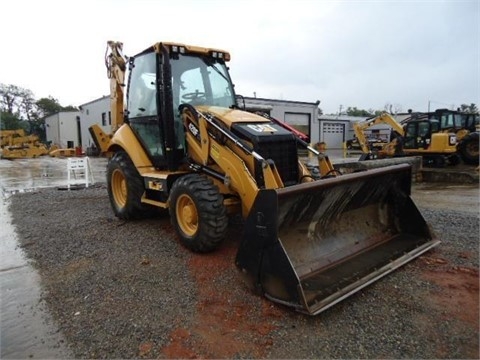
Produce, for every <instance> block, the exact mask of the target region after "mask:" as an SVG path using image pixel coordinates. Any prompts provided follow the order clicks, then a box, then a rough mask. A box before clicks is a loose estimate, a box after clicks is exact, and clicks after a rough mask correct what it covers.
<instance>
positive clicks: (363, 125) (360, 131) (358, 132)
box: [353, 112, 404, 154]
mask: <svg viewBox="0 0 480 360" xmlns="http://www.w3.org/2000/svg"><path fill="white" fill-rule="evenodd" d="M378 124H387V125H390V126H391V127H392V128H393V130H394V131H395V132H397V133H398V134H400V136H404V130H403V128H402V126H401V125H400V124H399V123H398V122H397V121H396V120H395V119H394V118H393V117H392V116H391V115H390V114H388V113H386V112H384V113H382V114H380V115H378V116H376V117H374V118H372V119H368V120H365V121H360V122H357V123H354V124H353V130H354V132H355V136H356V137H357V139H358V143H359V144H360V147H361V148H362V152H363V153H364V154H368V153H370V147H369V146H368V141H367V138H366V136H365V130H366V129H368V128H370V127H372V126H374V125H378Z"/></svg>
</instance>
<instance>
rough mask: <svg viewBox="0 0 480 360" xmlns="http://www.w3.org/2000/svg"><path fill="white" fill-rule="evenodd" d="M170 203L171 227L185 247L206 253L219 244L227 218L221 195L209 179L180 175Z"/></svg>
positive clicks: (222, 237)
mask: <svg viewBox="0 0 480 360" xmlns="http://www.w3.org/2000/svg"><path fill="white" fill-rule="evenodd" d="M169 203H170V208H169V211H170V218H171V220H172V224H173V226H174V227H175V230H176V231H177V233H178V235H179V237H180V241H181V243H182V244H183V245H184V246H185V247H186V248H188V249H190V250H192V251H194V252H201V253H205V252H210V251H213V250H215V249H216V248H217V247H218V246H219V245H220V244H221V243H222V241H223V240H224V238H225V234H226V231H227V226H228V217H227V212H226V209H225V206H224V205H223V196H222V195H221V194H220V192H219V191H218V188H217V187H216V186H215V185H214V184H213V182H212V181H211V180H210V179H208V178H207V177H205V176H201V175H196V174H191V175H185V176H182V177H181V178H179V179H178V180H177V181H175V183H174V184H173V186H172V190H171V192H170V198H169Z"/></svg>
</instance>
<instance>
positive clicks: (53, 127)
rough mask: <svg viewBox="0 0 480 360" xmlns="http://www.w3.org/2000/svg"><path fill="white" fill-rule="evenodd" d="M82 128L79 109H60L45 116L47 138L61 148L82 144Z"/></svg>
mask: <svg viewBox="0 0 480 360" xmlns="http://www.w3.org/2000/svg"><path fill="white" fill-rule="evenodd" d="M80 128H81V123H80V112H79V111H60V112H58V113H56V114H53V115H50V116H48V117H46V118H45V135H46V139H47V141H48V142H50V143H51V144H54V145H57V146H58V147H60V148H74V147H77V146H82V137H81V136H80V134H81V131H80Z"/></svg>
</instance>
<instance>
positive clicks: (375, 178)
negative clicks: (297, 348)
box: [236, 164, 439, 315]
mask: <svg viewBox="0 0 480 360" xmlns="http://www.w3.org/2000/svg"><path fill="white" fill-rule="evenodd" d="M410 188H411V167H410V165H408V164H401V165H395V166H389V167H384V168H379V169H373V170H368V171H364V172H358V173H353V174H349V175H342V176H339V177H336V178H330V179H324V180H319V181H315V182H309V183H304V184H300V185H296V186H292V187H287V188H282V189H277V190H261V191H260V192H259V193H258V195H257V197H256V199H255V203H254V205H253V207H252V209H251V211H250V214H249V216H248V217H247V219H246V222H245V233H244V238H243V239H242V243H241V244H240V248H239V250H238V253H237V258H236V264H237V266H238V267H239V268H240V270H241V271H242V273H243V274H244V275H245V278H246V280H247V282H248V283H249V284H250V285H251V286H252V287H253V288H255V289H256V290H259V291H260V292H262V293H263V294H264V295H265V296H266V297H267V298H269V299H271V300H273V301H276V302H279V303H282V304H285V305H289V306H293V307H295V308H296V309H297V310H298V311H302V312H306V313H308V314H311V315H316V314H318V313H320V312H322V311H324V310H326V309H328V308H329V307H331V306H332V305H334V304H336V303H337V302H339V301H341V300H343V299H345V298H346V297H348V296H350V295H351V294H353V293H355V292H357V291H358V290H360V289H362V288H363V287H365V286H367V285H368V284H370V283H372V282H374V281H376V280H378V279H379V278H381V277H383V276H385V275H387V274H388V273H390V272H391V271H393V270H395V269H396V268H398V267H400V266H401V265H403V264H405V263H407V262H409V261H411V260H412V259H414V258H415V257H417V256H419V255H421V254H422V253H424V252H425V251H427V250H428V249H430V248H432V247H433V246H435V245H437V244H438V243H439V241H438V240H436V239H434V237H433V234H432V233H431V231H430V229H429V226H428V224H427V223H426V222H425V220H424V218H423V216H422V215H421V214H420V212H419V211H418V209H417V207H416V206H415V204H414V203H413V201H412V199H411V198H410Z"/></svg>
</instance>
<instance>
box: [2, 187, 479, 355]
mask: <svg viewBox="0 0 480 360" xmlns="http://www.w3.org/2000/svg"><path fill="white" fill-rule="evenodd" d="M9 208H10V210H11V212H12V216H13V223H14V225H15V226H16V228H17V230H18V233H19V239H20V242H21V247H22V248H23V249H24V250H25V252H26V254H27V256H28V257H29V258H30V259H31V260H32V263H33V265H34V266H35V267H36V268H37V269H38V270H39V273H40V275H41V278H42V286H43V289H44V292H43V297H44V299H45V301H46V303H47V305H48V307H49V309H50V312H51V313H52V315H53V318H54V319H55V322H56V323H57V325H58V327H59V329H60V331H61V332H62V333H63V334H64V336H65V338H66V339H67V342H68V347H69V349H70V350H71V353H72V356H74V357H75V358H425V359H426V358H449V359H452V358H478V357H479V350H478V349H479V328H478V325H479V324H478V317H479V312H478V265H479V259H478V245H479V244H478V239H479V237H478V236H479V235H478V234H479V220H478V213H477V214H476V213H472V212H463V211H461V209H460V210H459V209H439V210H438V209H437V210H432V209H429V208H421V209H420V210H421V211H422V213H423V214H424V216H425V218H426V219H427V221H428V222H430V223H431V225H432V226H433V228H434V230H435V232H436V233H437V234H439V237H440V238H441V240H442V241H443V242H442V244H441V245H440V246H438V247H437V248H436V249H434V250H433V251H430V252H428V253H427V254H426V255H425V256H423V257H421V258H419V259H417V260H415V261H414V262H411V263H409V264H407V265H406V266H404V267H402V268H401V269H400V270H397V271H395V272H394V273H392V274H391V275H389V276H387V277H386V278H383V279H382V280H380V281H378V282H376V283H375V284H373V285H371V286H369V287H367V288H366V289H364V290H362V291H360V292H359V293H357V294H356V295H354V296H352V297H350V298H348V299H347V300H345V301H343V302H341V303H339V304H338V305H336V306H334V307H333V308H331V309H329V310H328V311H326V312H324V313H322V314H320V315H318V316H316V317H308V316H306V315H302V314H299V313H295V312H293V311H292V310H290V309H288V308H284V307H282V306H279V305H275V304H273V303H271V302H269V301H267V300H265V299H264V298H262V297H259V296H257V295H254V294H252V293H251V292H250V291H249V290H248V289H247V288H246V287H245V286H244V285H243V283H242V282H241V280H240V278H239V274H238V272H237V269H236V268H235V266H234V257H235V251H236V248H237V246H238V243H239V234H240V233H241V225H239V224H234V223H232V224H231V226H230V234H229V236H228V238H227V241H226V242H225V244H224V245H223V246H222V247H221V248H220V249H219V250H218V251H216V252H214V253H212V254H208V255H196V254H192V253H190V252H188V251H187V250H185V249H184V248H182V247H181V246H180V245H179V243H178V241H177V240H176V237H175V234H174V233H173V229H172V227H171V225H170V222H169V219H168V217H163V218H161V217H160V218H154V219H147V220H139V221H131V222H124V221H121V220H118V219H117V218H115V217H114V216H113V213H112V211H111V209H110V205H109V202H108V195H107V191H106V188H105V187H104V185H96V186H94V187H90V188H88V189H81V190H75V191H59V190H56V189H45V190H39V191H35V192H31V193H24V194H16V195H14V196H12V197H11V198H10V207H9Z"/></svg>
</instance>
